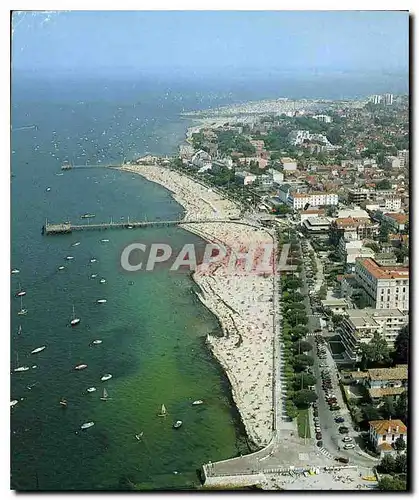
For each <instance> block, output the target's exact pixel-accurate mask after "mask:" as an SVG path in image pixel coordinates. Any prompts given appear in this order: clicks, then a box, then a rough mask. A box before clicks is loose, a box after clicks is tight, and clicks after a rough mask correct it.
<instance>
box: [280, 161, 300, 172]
mask: <svg viewBox="0 0 419 500" xmlns="http://www.w3.org/2000/svg"><path fill="white" fill-rule="evenodd" d="M281 165H282V168H283V169H284V170H285V171H287V172H295V170H297V162H296V161H295V160H293V159H292V158H281Z"/></svg>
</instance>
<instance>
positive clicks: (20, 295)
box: [16, 283, 26, 297]
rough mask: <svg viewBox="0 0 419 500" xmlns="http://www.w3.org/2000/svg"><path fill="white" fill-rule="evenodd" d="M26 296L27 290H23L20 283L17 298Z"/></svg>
mask: <svg viewBox="0 0 419 500" xmlns="http://www.w3.org/2000/svg"><path fill="white" fill-rule="evenodd" d="M25 295H26V292H25V290H22V286H21V284H20V283H19V291H18V292H16V297H24V296H25Z"/></svg>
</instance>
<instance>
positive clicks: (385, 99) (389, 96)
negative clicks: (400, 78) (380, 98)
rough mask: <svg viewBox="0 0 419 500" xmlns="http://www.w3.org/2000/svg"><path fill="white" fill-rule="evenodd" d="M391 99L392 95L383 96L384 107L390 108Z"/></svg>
mask: <svg viewBox="0 0 419 500" xmlns="http://www.w3.org/2000/svg"><path fill="white" fill-rule="evenodd" d="M393 99H394V96H393V94H384V104H385V105H386V106H391V105H392V104H393Z"/></svg>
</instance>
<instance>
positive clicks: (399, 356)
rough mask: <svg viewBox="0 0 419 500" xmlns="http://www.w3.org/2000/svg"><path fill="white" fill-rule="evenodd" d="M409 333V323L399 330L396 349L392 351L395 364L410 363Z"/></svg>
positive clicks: (395, 344) (395, 342) (395, 343)
mask: <svg viewBox="0 0 419 500" xmlns="http://www.w3.org/2000/svg"><path fill="white" fill-rule="evenodd" d="M409 333H410V332H409V324H407V325H406V326H404V327H403V328H402V329H401V330H400V331H399V333H398V335H397V337H396V340H395V341H394V351H393V353H392V357H393V361H394V363H395V364H400V365H406V364H408V360H409V337H410V336H409Z"/></svg>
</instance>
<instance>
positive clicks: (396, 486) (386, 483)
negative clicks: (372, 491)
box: [378, 477, 407, 491]
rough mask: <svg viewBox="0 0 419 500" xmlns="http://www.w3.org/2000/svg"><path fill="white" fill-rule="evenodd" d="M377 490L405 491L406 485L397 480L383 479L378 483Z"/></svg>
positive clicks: (404, 482)
mask: <svg viewBox="0 0 419 500" xmlns="http://www.w3.org/2000/svg"><path fill="white" fill-rule="evenodd" d="M378 489H379V490H380V491H406V490H407V484H406V481H403V480H401V479H398V478H390V477H383V478H382V479H380V481H379V482H378Z"/></svg>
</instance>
